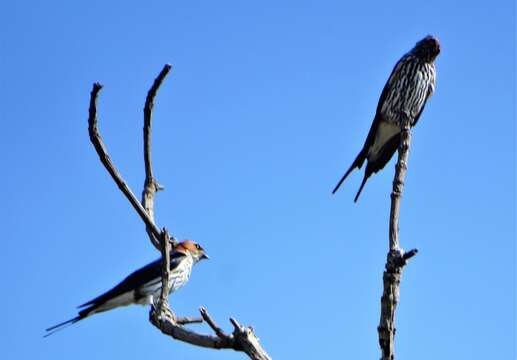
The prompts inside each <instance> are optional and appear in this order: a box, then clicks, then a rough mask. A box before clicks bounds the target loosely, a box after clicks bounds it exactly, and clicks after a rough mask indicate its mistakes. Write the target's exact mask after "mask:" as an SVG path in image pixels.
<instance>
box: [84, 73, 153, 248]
mask: <svg viewBox="0 0 517 360" xmlns="http://www.w3.org/2000/svg"><path fill="white" fill-rule="evenodd" d="M101 89H102V85H101V84H99V83H95V84H93V89H92V92H91V94H90V109H89V113H88V133H89V134H90V141H91V142H92V144H93V146H94V147H95V150H96V151H97V154H98V155H99V159H100V161H101V163H102V164H103V165H104V167H105V168H106V170H108V173H109V174H110V175H111V177H112V178H113V180H114V181H115V184H117V186H118V188H119V189H120V191H122V193H123V194H124V195H125V196H126V198H127V199H128V200H129V202H130V203H131V205H132V206H133V208H134V209H135V210H136V212H137V213H138V215H140V218H141V219H142V220H143V221H144V223H145V224H146V226H147V227H148V228H149V229H150V230H151V232H152V233H153V235H154V236H155V237H156V238H157V239H159V238H160V236H161V235H160V230H158V228H157V227H156V225H155V224H154V221H153V220H152V219H151V218H150V217H149V215H148V214H147V212H146V211H145V209H144V208H143V207H142V205H141V204H140V202H139V201H138V200H137V199H136V197H135V195H134V194H133V192H132V191H131V189H130V188H129V186H128V185H127V184H126V182H125V181H124V179H123V178H122V176H121V175H120V173H119V172H118V171H117V169H116V168H115V165H113V162H112V161H111V158H110V157H109V155H108V151H107V150H106V145H104V142H103V141H102V137H101V135H100V133H99V129H98V127H97V97H98V95H99V92H100V91H101ZM157 248H158V249H160V246H159V245H158V247H157Z"/></svg>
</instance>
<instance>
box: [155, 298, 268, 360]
mask: <svg viewBox="0 0 517 360" xmlns="http://www.w3.org/2000/svg"><path fill="white" fill-rule="evenodd" d="M199 312H200V313H201V316H202V317H203V319H204V320H205V321H206V322H207V324H208V325H209V326H210V327H211V328H212V330H214V332H215V333H216V336H213V335H205V334H198V333H196V332H193V331H191V330H188V329H186V328H184V327H183V326H181V325H179V324H178V322H176V321H174V320H171V318H169V317H167V316H154V315H153V314H151V316H150V318H149V319H150V321H151V322H152V323H153V324H154V325H155V326H156V327H157V328H158V329H160V331H161V332H162V333H164V334H166V335H169V336H171V337H172V338H174V339H176V340H181V341H183V342H186V343H189V344H192V345H196V346H200V347H205V348H211V349H233V350H236V351H242V352H245V353H246V354H247V355H248V357H249V358H250V359H253V360H271V358H270V357H269V355H268V354H267V353H266V351H265V350H264V349H263V348H262V346H261V345H260V343H259V339H258V338H257V337H256V336H255V334H254V331H253V328H251V327H244V326H241V325H239V323H238V322H237V321H236V320H235V319H233V318H231V319H230V321H231V322H232V324H233V326H234V331H233V333H232V334H226V333H225V332H224V331H223V330H222V329H221V328H219V326H217V325H216V323H215V321H214V320H213V319H212V318H211V316H210V315H209V314H208V311H207V310H206V309H205V308H200V309H199Z"/></svg>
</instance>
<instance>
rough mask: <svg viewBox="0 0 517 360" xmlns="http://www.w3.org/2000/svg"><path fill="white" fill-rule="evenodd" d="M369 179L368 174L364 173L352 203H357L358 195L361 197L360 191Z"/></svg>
mask: <svg viewBox="0 0 517 360" xmlns="http://www.w3.org/2000/svg"><path fill="white" fill-rule="evenodd" d="M369 177H370V174H369V173H368V172H365V173H364V177H363V181H362V182H361V186H360V187H359V190H358V191H357V194H356V195H355V198H354V202H357V199H359V195H361V191H363V187H364V184H366V180H368V178H369Z"/></svg>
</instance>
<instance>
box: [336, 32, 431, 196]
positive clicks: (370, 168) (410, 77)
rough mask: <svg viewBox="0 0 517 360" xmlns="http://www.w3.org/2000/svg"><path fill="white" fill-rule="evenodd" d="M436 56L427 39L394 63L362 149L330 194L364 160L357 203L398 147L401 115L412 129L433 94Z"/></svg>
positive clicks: (429, 40) (429, 39)
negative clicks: (366, 187) (373, 175)
mask: <svg viewBox="0 0 517 360" xmlns="http://www.w3.org/2000/svg"><path fill="white" fill-rule="evenodd" d="M439 53H440V43H439V42H438V39H436V38H435V37H433V36H431V35H429V36H426V37H425V38H423V39H422V40H420V41H419V42H417V43H416V45H415V47H413V49H411V50H410V51H409V52H408V53H407V54H405V55H404V56H402V58H401V59H400V60H399V61H398V62H397V64H396V65H395V67H394V69H393V71H392V72H391V75H390V77H389V79H388V81H387V82H386V85H384V89H383V90H382V93H381V97H380V99H379V103H378V104H377V111H376V113H375V118H374V120H373V123H372V126H371V128H370V131H369V132H368V136H367V137H366V141H365V143H364V145H363V148H362V150H361V151H360V152H359V155H357V157H356V159H355V160H354V162H353V163H352V165H351V166H350V168H349V169H348V171H347V172H346V173H345V175H343V177H342V178H341V180H339V182H338V184H337V185H336V187H335V188H334V190H333V191H332V193H333V194H334V193H335V192H336V191H337V190H338V189H339V187H340V186H341V184H342V183H343V181H344V180H345V179H346V177H347V176H348V174H350V173H351V172H352V170H354V169H355V168H358V169H359V168H361V166H363V163H364V160H367V164H366V169H365V172H364V177H363V181H362V183H361V186H360V187H359V191H358V192H357V195H356V196H355V199H354V202H357V199H358V198H359V195H360V194H361V191H362V190H363V187H364V185H365V184H366V180H368V178H369V177H370V176H371V175H372V174H374V173H376V172H378V171H379V170H381V169H382V168H384V166H385V165H386V164H387V163H388V161H390V159H391V158H392V157H393V154H395V152H396V151H397V148H398V146H399V143H400V120H401V115H402V114H407V115H408V116H410V124H411V126H415V125H416V123H417V122H418V119H419V118H420V115H422V111H423V110H424V107H425V104H426V101H427V99H429V97H430V96H431V95H432V94H433V92H434V87H435V80H436V70H435V66H434V60H435V59H436V57H437V56H438V54H439Z"/></svg>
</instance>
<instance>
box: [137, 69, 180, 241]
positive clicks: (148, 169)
mask: <svg viewBox="0 0 517 360" xmlns="http://www.w3.org/2000/svg"><path fill="white" fill-rule="evenodd" d="M170 70H171V65H170V64H165V66H164V67H163V69H162V71H161V72H160V74H159V75H158V77H157V78H156V79H155V80H154V83H153V86H152V87H151V89H149V92H148V93H147V98H146V99H145V106H144V164H145V181H144V190H143V191H142V206H143V207H144V209H145V211H146V212H147V214H148V215H149V217H150V218H151V220H153V222H154V194H155V193H156V192H158V191H160V190H163V189H164V188H163V187H162V186H161V185H160V184H159V183H158V181H156V179H155V177H154V176H153V166H152V162H151V133H152V131H151V129H152V127H151V125H152V118H153V107H154V98H155V97H156V93H157V92H158V89H159V88H160V86H161V84H162V82H163V80H164V79H165V77H166V76H167V74H168V73H169V71H170ZM146 231H147V234H148V235H149V240H151V243H153V245H154V246H155V247H157V248H158V247H159V245H160V243H159V240H158V239H157V238H156V236H155V235H154V234H153V231H152V230H151V229H150V228H149V227H148V226H146ZM173 239H174V238H173ZM173 245H176V244H175V242H174V243H173Z"/></svg>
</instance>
